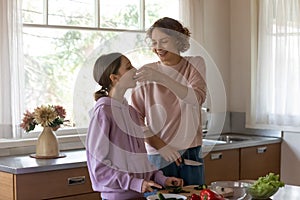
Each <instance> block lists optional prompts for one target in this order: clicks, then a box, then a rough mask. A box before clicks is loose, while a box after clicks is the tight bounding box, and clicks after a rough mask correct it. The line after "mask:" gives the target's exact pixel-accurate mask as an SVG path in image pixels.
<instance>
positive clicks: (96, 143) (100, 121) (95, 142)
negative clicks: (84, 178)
mask: <svg viewBox="0 0 300 200" xmlns="http://www.w3.org/2000/svg"><path fill="white" fill-rule="evenodd" d="M111 123H112V121H111V119H109V117H107V116H106V115H105V114H103V112H101V114H99V113H98V114H95V115H94V116H93V117H92V119H91V122H90V126H89V129H88V134H87V139H86V154H87V165H88V170H89V173H90V176H91V181H92V186H93V189H94V190H95V191H101V189H103V188H112V189H120V190H134V191H136V192H141V188H142V183H143V179H138V178H134V177H133V176H132V175H130V174H129V173H127V172H125V171H121V170H118V168H117V167H116V166H115V165H114V164H113V163H112V161H111V160H109V158H108V154H109V148H110V141H109V134H110V131H111V130H110V125H111Z"/></svg>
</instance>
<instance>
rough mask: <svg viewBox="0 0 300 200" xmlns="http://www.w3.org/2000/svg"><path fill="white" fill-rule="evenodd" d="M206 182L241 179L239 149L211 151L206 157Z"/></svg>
mask: <svg viewBox="0 0 300 200" xmlns="http://www.w3.org/2000/svg"><path fill="white" fill-rule="evenodd" d="M204 167H205V183H206V184H210V183H211V182H214V181H234V180H238V179H239V149H232V150H224V151H215V152H210V153H209V154H207V155H206V156H205V157H204Z"/></svg>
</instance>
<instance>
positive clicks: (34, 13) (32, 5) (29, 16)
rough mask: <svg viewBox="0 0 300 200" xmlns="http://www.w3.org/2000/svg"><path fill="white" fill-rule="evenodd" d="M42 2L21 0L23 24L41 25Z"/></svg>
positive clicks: (39, 0)
mask: <svg viewBox="0 0 300 200" xmlns="http://www.w3.org/2000/svg"><path fill="white" fill-rule="evenodd" d="M43 2H44V1H41V0H23V4H22V17H23V23H27V24H43Z"/></svg>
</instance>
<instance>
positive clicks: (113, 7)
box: [100, 0, 141, 30]
mask: <svg viewBox="0 0 300 200" xmlns="http://www.w3.org/2000/svg"><path fill="white" fill-rule="evenodd" d="M140 16H141V10H140V0H122V1H117V0H101V1H100V27H101V28H117V29H131V30H139V29H141V22H140Z"/></svg>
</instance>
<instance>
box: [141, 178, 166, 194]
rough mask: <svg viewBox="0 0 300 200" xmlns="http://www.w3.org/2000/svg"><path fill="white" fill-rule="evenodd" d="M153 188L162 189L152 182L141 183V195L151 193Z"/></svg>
mask: <svg viewBox="0 0 300 200" xmlns="http://www.w3.org/2000/svg"><path fill="white" fill-rule="evenodd" d="M153 188H158V189H162V186H161V185H159V184H157V183H155V182H153V181H146V180H144V181H143V184H142V193H145V192H153Z"/></svg>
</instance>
